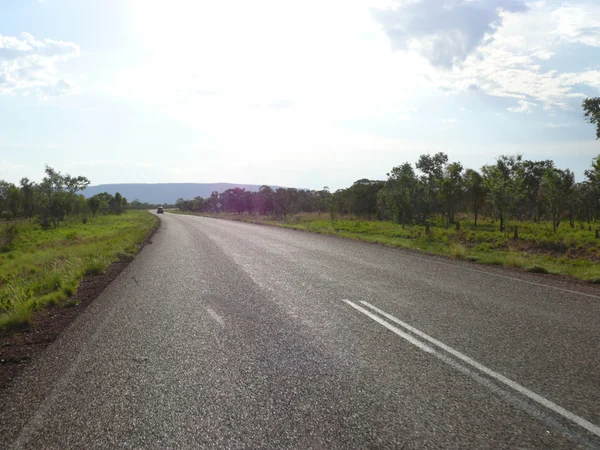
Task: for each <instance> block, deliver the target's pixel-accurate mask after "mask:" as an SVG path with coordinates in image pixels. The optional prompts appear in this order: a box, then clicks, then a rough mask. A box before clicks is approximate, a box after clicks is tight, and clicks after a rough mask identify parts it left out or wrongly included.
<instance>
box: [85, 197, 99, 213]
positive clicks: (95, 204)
mask: <svg viewBox="0 0 600 450" xmlns="http://www.w3.org/2000/svg"><path fill="white" fill-rule="evenodd" d="M100 203H101V201H100V198H99V197H98V196H97V195H94V196H93V197H90V198H88V199H87V204H88V208H90V211H91V212H92V217H96V214H97V213H98V210H99V209H100Z"/></svg>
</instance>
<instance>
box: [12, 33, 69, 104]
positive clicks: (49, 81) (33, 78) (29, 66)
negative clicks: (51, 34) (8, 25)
mask: <svg viewBox="0 0 600 450" xmlns="http://www.w3.org/2000/svg"><path fill="white" fill-rule="evenodd" d="M78 56H79V46H78V45H76V44H73V43H71V42H62V41H54V40H52V39H44V40H42V41H40V40H36V39H35V37H33V36H32V35H31V34H29V33H21V37H20V38H17V37H11V36H2V35H0V94H17V93H18V94H22V95H28V94H30V93H37V94H38V95H40V97H42V98H48V97H58V96H62V95H66V94H70V93H74V92H77V88H76V87H75V86H74V85H73V84H72V83H71V82H69V81H67V80H66V79H64V77H63V76H62V75H61V74H60V73H59V72H58V70H57V68H56V64H57V63H58V62H61V61H66V60H68V59H70V58H74V57H78Z"/></svg>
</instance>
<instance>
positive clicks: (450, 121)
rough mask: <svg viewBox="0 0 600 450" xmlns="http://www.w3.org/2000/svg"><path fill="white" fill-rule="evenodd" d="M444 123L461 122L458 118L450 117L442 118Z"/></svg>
mask: <svg viewBox="0 0 600 450" xmlns="http://www.w3.org/2000/svg"><path fill="white" fill-rule="evenodd" d="M441 122H442V123H451V124H453V123H459V122H458V120H457V119H455V118H454V117H450V118H448V119H442V120H441Z"/></svg>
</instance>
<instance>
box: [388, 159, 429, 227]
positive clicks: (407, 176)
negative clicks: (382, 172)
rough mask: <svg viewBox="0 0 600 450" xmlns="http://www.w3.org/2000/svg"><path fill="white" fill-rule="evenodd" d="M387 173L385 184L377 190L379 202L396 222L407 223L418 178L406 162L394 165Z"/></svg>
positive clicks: (410, 218)
mask: <svg viewBox="0 0 600 450" xmlns="http://www.w3.org/2000/svg"><path fill="white" fill-rule="evenodd" d="M387 175H388V179H387V181H386V182H385V186H384V187H383V189H382V190H381V191H380V192H379V201H380V204H381V205H382V207H383V208H385V210H386V211H388V212H389V213H390V214H391V215H392V217H393V219H394V220H395V221H396V222H397V223H399V224H402V225H405V224H409V223H410V222H411V221H412V218H413V214H414V211H415V201H416V193H417V190H418V187H419V184H420V182H419V179H418V178H417V175H416V174H415V171H414V169H413V168H412V165H411V164H410V163H407V162H406V163H404V164H402V165H400V166H396V167H394V168H393V169H392V170H391V171H390V172H389V173H388V174H387Z"/></svg>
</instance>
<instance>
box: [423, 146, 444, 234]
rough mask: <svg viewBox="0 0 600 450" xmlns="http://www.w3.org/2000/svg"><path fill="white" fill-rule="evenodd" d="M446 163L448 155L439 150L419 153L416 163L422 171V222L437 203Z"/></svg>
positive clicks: (425, 220)
mask: <svg viewBox="0 0 600 450" xmlns="http://www.w3.org/2000/svg"><path fill="white" fill-rule="evenodd" d="M447 163H448V155H446V154H445V153H442V152H439V153H436V154H435V155H433V156H431V155H421V156H420V157H419V160H418V161H417V163H416V167H417V169H419V170H420V171H421V173H422V176H421V183H422V187H423V189H422V191H421V195H420V200H421V201H420V205H419V206H420V209H421V213H422V217H423V222H427V218H428V216H429V214H430V212H432V210H433V209H434V208H435V207H436V205H437V200H438V197H439V194H440V188H441V184H442V179H443V178H444V167H445V166H446V164H447Z"/></svg>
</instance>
